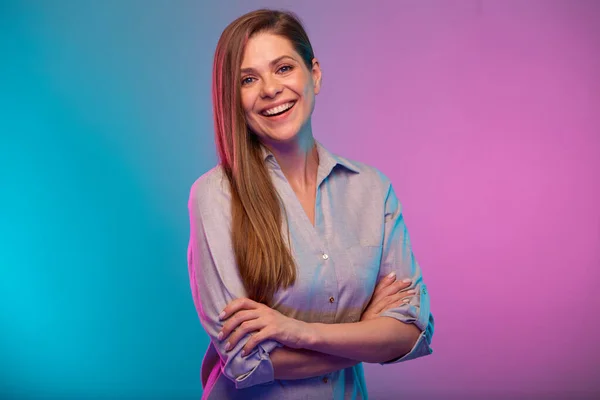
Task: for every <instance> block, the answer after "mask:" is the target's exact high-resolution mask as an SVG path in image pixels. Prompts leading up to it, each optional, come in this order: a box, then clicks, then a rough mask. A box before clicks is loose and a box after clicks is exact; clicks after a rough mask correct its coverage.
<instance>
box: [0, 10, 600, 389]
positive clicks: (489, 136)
mask: <svg viewBox="0 0 600 400" xmlns="http://www.w3.org/2000/svg"><path fill="white" fill-rule="evenodd" d="M261 6H269V7H277V8H286V9H291V10H293V11H296V12H297V13H298V14H299V15H300V16H301V17H302V19H303V21H304V22H305V25H306V27H307V30H308V34H309V36H310V38H311V41H312V44H313V47H314V49H315V52H316V55H317V57H319V59H320V62H321V68H322V70H323V86H322V91H321V93H320V94H319V95H318V97H317V100H316V104H317V105H316V108H315V112H314V116H313V132H314V134H315V136H316V138H317V139H319V140H320V141H321V142H322V143H323V144H324V145H325V146H326V147H327V148H328V149H329V150H330V151H332V152H334V153H336V154H340V155H342V156H345V157H348V158H351V159H355V160H358V161H362V162H364V163H367V164H369V165H373V166H375V167H377V168H378V169H380V170H381V171H382V172H383V173H385V174H386V175H387V176H388V177H389V178H390V179H391V181H392V182H393V185H394V188H395V191H396V193H397V194H398V197H399V199H400V201H401V203H402V204H403V212H404V218H405V220H406V223H407V226H408V228H409V232H410V234H411V242H412V246H413V250H414V252H415V255H416V258H417V260H419V263H420V265H421V268H422V270H423V276H424V279H425V281H426V282H427V285H428V289H429V293H430V295H431V306H432V312H433V314H434V316H435V319H436V332H435V335H434V338H433V346H432V347H433V349H434V353H433V354H432V355H431V356H428V357H424V358H421V359H418V360H414V361H410V362H409V363H401V364H394V365H388V366H380V365H373V364H365V377H366V381H367V385H368V390H369V395H370V397H369V398H370V399H371V400H377V399H382V400H387V399H391V400H395V399H397V398H418V399H444V400H446V399H453V398H460V399H470V398H481V399H496V398H497V399H505V398H510V399H535V398H555V399H567V398H568V399H570V398H577V399H585V398H589V399H595V398H600V381H599V380H598V378H597V375H598V371H599V370H600V345H598V343H597V340H596V339H595V338H597V337H600V322H599V320H598V318H597V315H600V296H598V295H597V286H598V285H597V282H598V281H599V280H600V272H599V271H600V268H599V267H600V208H599V207H598V204H600V179H598V172H599V171H600V114H599V113H598V110H600V80H599V79H598V71H600V50H599V49H600V24H598V21H599V20H600V2H598V1H587V0H523V1H519V0H507V1H504V0H453V1H450V0H422V1H415V0H396V1H384V0H380V1H369V2H364V1H358V0H331V1H322V0H306V1H288V0H286V1H276V0H269V1H258V0H256V1H255V0H252V1H250V0H247V1H246V0H237V1H226V0H221V1H219V0H210V1H187V0H177V1H167V0H147V1H142V0H124V1H117V0H107V1H92V0H80V1H77V0H71V1H66V0H46V1H44V0H21V1H17V0H0V399H2V400H4V399H12V398H30V399H34V398H35V399H37V398H53V399H58V398H71V399H104V398H119V399H121V398H128V399H130V398H143V399H180V398H181V399H187V398H190V399H191V398H195V399H197V398H200V396H201V393H202V389H201V387H200V365H201V362H202V357H203V355H204V351H205V349H206V346H207V344H208V339H207V336H206V334H205V333H204V331H203V329H202V327H201V325H200V322H199V321H198V317H197V315H196V310H195V309H194V306H193V302H192V297H191V293H190V288H189V279H188V272H187V259H186V252H187V243H188V235H189V222H188V210H187V201H188V195H189V190H190V187H191V185H192V183H193V182H194V180H195V179H196V178H198V177H199V176H200V175H202V174H203V173H204V172H206V171H207V170H209V169H210V168H212V167H213V166H214V165H215V163H216V156H215V149H214V141H213V127H212V114H211V104H210V86H211V82H210V79H211V76H210V75H211V68H212V58H213V52H214V48H215V46H216V43H217V40H218V38H219V35H220V34H221V32H222V30H223V29H224V27H225V26H226V25H227V24H228V23H229V22H231V21H232V20H233V19H234V18H236V17H238V16H239V15H241V14H243V13H245V12H246V11H249V10H252V9H256V8H258V7H261Z"/></svg>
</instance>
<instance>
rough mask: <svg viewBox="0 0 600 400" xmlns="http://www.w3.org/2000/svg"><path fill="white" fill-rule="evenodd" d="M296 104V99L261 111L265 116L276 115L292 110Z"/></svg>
mask: <svg viewBox="0 0 600 400" xmlns="http://www.w3.org/2000/svg"><path fill="white" fill-rule="evenodd" d="M295 104H296V102H295V101H290V102H288V103H284V104H281V105H278V106H277V107H273V108H269V109H268V110H265V111H263V112H261V114H262V115H264V116H265V117H276V116H279V115H282V114H284V113H286V112H287V111H289V110H291V109H292V108H293V107H294V105H295Z"/></svg>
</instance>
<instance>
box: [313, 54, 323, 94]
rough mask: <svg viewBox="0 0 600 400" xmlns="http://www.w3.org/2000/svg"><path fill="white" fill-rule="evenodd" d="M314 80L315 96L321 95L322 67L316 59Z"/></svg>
mask: <svg viewBox="0 0 600 400" xmlns="http://www.w3.org/2000/svg"><path fill="white" fill-rule="evenodd" d="M311 75H312V79H313V84H314V86H313V90H314V92H315V94H319V92H320V91H321V82H322V80H323V74H322V73H321V66H320V65H319V60H317V59H316V58H313V59H312V71H311Z"/></svg>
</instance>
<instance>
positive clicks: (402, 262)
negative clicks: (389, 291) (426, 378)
mask: <svg viewBox="0 0 600 400" xmlns="http://www.w3.org/2000/svg"><path fill="white" fill-rule="evenodd" d="M392 271H394V272H396V279H400V280H402V279H406V278H409V279H411V280H412V284H411V286H410V288H407V290H408V289H414V290H415V291H416V293H415V294H414V295H412V296H411V297H410V301H409V302H408V303H406V304H402V305H401V306H397V307H394V308H391V309H388V310H386V311H384V312H382V313H381V314H380V316H382V317H391V318H395V319H397V320H398V321H401V322H404V323H407V324H414V325H415V326H417V327H418V328H419V329H420V330H421V334H420V335H419V338H418V340H417V341H416V343H415V345H414V346H413V348H412V349H411V350H410V351H409V352H408V353H407V354H405V355H403V356H401V357H398V358H396V359H393V360H390V361H386V362H382V363H380V364H382V365H383V364H392V363H397V362H402V361H408V360H412V359H414V358H419V357H423V356H426V355H429V354H431V353H432V352H433V350H432V349H431V340H432V337H433V331H434V319H433V315H432V314H431V310H430V304H429V293H428V292H427V286H426V285H425V283H424V282H423V275H422V273H421V268H420V267H419V264H418V263H417V261H416V259H415V257H414V254H413V252H412V248H411V245H410V239H409V235H408V230H407V228H406V225H405V223H404V218H403V215H402V207H401V205H400V202H399V201H398V198H397V197H396V194H395V192H394V189H393V188H392V185H391V184H390V185H389V189H388V193H387V197H386V202H385V228H384V240H383V252H382V259H381V268H380V275H379V276H380V278H382V277H385V276H386V275H387V274H389V273H390V272H392Z"/></svg>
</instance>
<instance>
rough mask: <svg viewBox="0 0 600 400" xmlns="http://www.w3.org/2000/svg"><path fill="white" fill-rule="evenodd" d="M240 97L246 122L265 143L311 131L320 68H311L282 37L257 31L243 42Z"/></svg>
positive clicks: (290, 139)
mask: <svg viewBox="0 0 600 400" xmlns="http://www.w3.org/2000/svg"><path fill="white" fill-rule="evenodd" d="M240 81H241V85H242V87H241V97H242V107H243V109H244V113H245V116H246V123H247V124H248V126H249V127H250V129H251V130H252V131H253V132H254V133H255V134H256V135H258V137H259V138H260V139H261V141H263V142H266V143H269V142H271V143H273V142H279V143H282V142H290V141H293V140H294V139H296V138H297V136H298V134H299V133H300V132H301V131H306V132H310V116H311V114H312V111H313V109H314V105H315V95H316V94H318V93H319V88H320V81H321V70H320V68H319V64H318V62H317V59H316V58H315V59H313V67H312V70H309V69H308V68H307V67H306V64H305V63H304V61H303V60H302V58H301V57H300V55H299V54H298V53H297V52H296V50H294V47H293V46H292V44H291V42H290V41H289V40H288V39H286V38H285V37H282V36H277V35H274V34H271V33H259V34H256V35H254V36H252V37H251V38H250V39H249V40H248V43H247V44H246V49H245V51H244V56H243V60H242V66H241V76H240Z"/></svg>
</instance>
